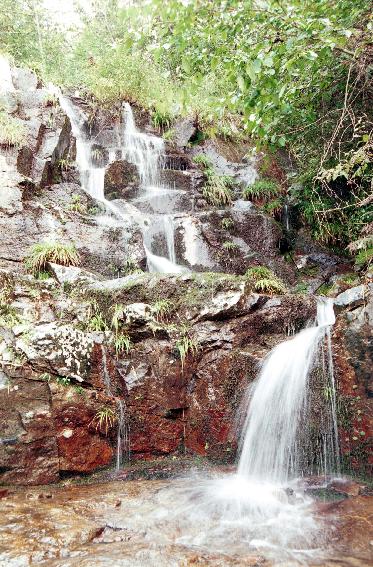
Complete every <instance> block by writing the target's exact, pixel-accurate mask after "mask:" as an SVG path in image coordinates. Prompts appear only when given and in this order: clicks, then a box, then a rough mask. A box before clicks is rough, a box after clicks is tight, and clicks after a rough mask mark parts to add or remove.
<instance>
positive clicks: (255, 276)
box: [245, 266, 286, 295]
mask: <svg viewBox="0 0 373 567" xmlns="http://www.w3.org/2000/svg"><path fill="white" fill-rule="evenodd" d="M245 276H246V278H247V280H248V283H249V285H250V286H251V287H252V288H253V289H254V290H255V291H257V292H258V293H269V294H271V295H272V294H277V295H282V294H284V293H286V286H285V284H284V282H283V281H282V280H281V279H280V278H278V277H277V276H276V275H275V274H274V273H273V272H272V271H271V270H270V269H268V268H266V267H265V266H255V267H253V268H249V269H248V270H247V271H246V274H245Z"/></svg>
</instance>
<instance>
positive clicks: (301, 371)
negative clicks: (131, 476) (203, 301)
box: [147, 299, 338, 565]
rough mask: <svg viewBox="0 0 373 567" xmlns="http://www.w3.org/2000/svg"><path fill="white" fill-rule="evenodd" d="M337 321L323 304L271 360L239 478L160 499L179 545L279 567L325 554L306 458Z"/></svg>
mask: <svg viewBox="0 0 373 567" xmlns="http://www.w3.org/2000/svg"><path fill="white" fill-rule="evenodd" d="M334 321H335V318H334V312H333V304H332V301H330V300H327V299H325V300H324V299H320V300H319V302H318V311H317V324H316V325H315V326H313V327H310V328H306V329H304V330H302V331H300V332H299V333H298V334H297V335H295V336H294V337H293V338H291V339H289V340H287V341H285V342H283V343H281V344H280V345H278V346H277V347H275V348H274V349H273V350H272V351H271V352H270V353H269V355H268V356H267V357H266V359H265V360H264V362H263V365H262V368H261V371H260V374H259V377H258V378H257V380H256V381H255V383H254V385H253V386H252V387H251V388H249V394H248V396H247V399H246V400H245V403H244V405H243V408H242V411H244V412H245V414H246V419H245V421H244V426H243V430H242V442H241V455H240V459H239V463H238V469H237V473H236V474H233V475H226V476H224V477H219V476H216V477H212V478H206V477H205V478H201V477H198V476H197V477H194V478H185V479H181V480H179V481H175V482H174V483H173V485H172V487H169V488H167V489H165V490H163V491H160V492H159V494H158V497H157V499H156V506H155V508H156V510H155V511H154V513H153V514H154V515H153V521H155V518H157V519H158V520H157V521H159V522H163V524H164V526H163V529H165V530H171V531H172V530H175V526H176V527H177V532H178V533H179V536H178V537H176V540H175V541H176V543H178V544H182V545H185V546H187V547H192V548H193V547H195V548H198V549H209V550H214V551H218V552H219V553H225V552H226V553H228V551H229V548H234V550H235V552H236V553H238V554H239V555H245V553H248V552H253V553H254V552H255V553H258V552H260V553H263V554H264V555H265V556H266V557H269V558H271V559H273V560H276V561H277V560H279V561H294V562H296V563H298V562H300V563H302V564H308V561H309V560H311V559H312V560H314V559H316V558H317V557H318V556H319V555H320V554H321V548H322V547H323V545H324V544H325V543H326V532H325V530H324V527H322V526H320V525H319V524H318V522H317V521H316V520H315V518H314V511H313V500H312V499H311V498H310V497H309V496H307V495H305V493H304V488H303V483H302V480H301V477H302V476H303V475H306V474H309V473H312V472H313V471H312V470H308V469H307V467H306V465H305V464H304V463H305V461H304V460H303V459H302V458H301V457H302V456H303V453H304V447H302V442H303V441H304V432H303V430H302V426H303V424H304V423H307V421H308V420H309V419H310V411H311V409H312V408H311V404H310V403H309V392H310V387H309V386H310V379H311V378H312V376H313V373H314V372H316V371H318V370H319V369H320V368H321V369H322V370H325V356H324V354H325V353H324V346H325V345H326V349H327V351H328V349H329V348H330V341H329V338H330V335H329V331H330V326H331V325H333V324H334ZM330 357H331V354H330ZM326 359H327V360H329V351H328V353H327V356H326ZM330 360H331V359H330ZM330 360H329V362H328V364H327V372H326V374H327V378H328V386H327V387H328V388H330V391H331V390H332V391H333V395H332V394H330V395H329V396H328V400H327V404H326V407H325V409H324V411H325V412H326V413H330V414H331V417H330V419H328V420H326V423H327V424H328V425H329V426H330V428H331V430H330V431H323V435H324V437H325V439H326V440H327V442H328V447H327V449H326V451H327V452H335V449H336V447H337V445H338V438H337V432H336V428H335V425H336V423H335V416H333V412H335V401H334V402H333V396H334V377H333V373H332V365H331V363H330ZM310 451H312V449H311V448H310ZM334 457H335V458H334V459H330V461H329V462H327V463H325V464H326V465H327V466H329V465H331V463H334V466H336V462H337V458H338V454H337V452H335V454H334ZM321 460H322V459H321ZM323 472H324V474H326V473H332V472H335V471H332V470H329V469H328V470H324V471H323ZM176 502H177V506H175V503H176ZM147 520H148V521H149V518H147ZM283 564H284V565H285V564H290V563H283Z"/></svg>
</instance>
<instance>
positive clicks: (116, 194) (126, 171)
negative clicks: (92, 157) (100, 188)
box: [104, 160, 140, 199]
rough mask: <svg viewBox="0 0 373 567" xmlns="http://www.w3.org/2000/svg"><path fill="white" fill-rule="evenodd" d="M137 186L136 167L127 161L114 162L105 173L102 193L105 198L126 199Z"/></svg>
mask: <svg viewBox="0 0 373 567" xmlns="http://www.w3.org/2000/svg"><path fill="white" fill-rule="evenodd" d="M139 185H140V179H139V176H138V172H137V167H136V166H135V165H133V164H132V163H129V162H128V161H125V160H120V161H114V162H113V163H111V164H110V165H109V166H108V168H107V169H106V171H105V186H104V191H105V196H106V197H107V198H110V199H114V198H115V199H118V198H123V199H127V198H128V197H129V196H130V195H133V194H134V191H136V190H137V189H138V187H139Z"/></svg>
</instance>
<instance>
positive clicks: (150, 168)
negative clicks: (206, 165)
mask: <svg viewBox="0 0 373 567" xmlns="http://www.w3.org/2000/svg"><path fill="white" fill-rule="evenodd" d="M56 94H58V96H59V100H60V105H61V108H62V109H63V110H64V112H65V113H66V114H67V116H68V117H69V119H70V122H71V128H72V132H73V135H74V136H75V139H76V163H77V166H78V169H79V173H80V181H81V185H82V187H83V189H84V190H85V191H86V192H87V193H88V194H89V195H90V196H91V197H92V198H94V199H96V200H97V201H99V202H100V203H102V204H103V205H104V206H105V208H106V209H107V210H108V211H110V212H111V213H113V214H114V215H115V216H116V218H118V219H119V220H121V221H124V222H125V223H126V222H128V221H130V222H131V221H134V222H135V223H137V224H138V225H139V227H140V229H141V231H142V233H143V238H144V248H145V252H146V254H147V262H148V269H149V271H152V272H168V273H179V272H183V271H186V269H185V268H183V267H182V266H179V265H178V264H177V262H176V254H175V243H174V226H173V218H172V216H171V215H170V214H169V211H166V212H165V214H164V215H157V216H155V217H154V218H153V219H152V220H151V221H150V219H149V216H148V215H145V214H144V213H142V212H141V211H140V210H139V209H138V208H137V207H135V206H134V205H131V204H130V203H128V202H122V203H121V208H119V207H117V206H116V205H114V204H113V203H112V202H111V201H108V200H107V199H106V198H105V193H104V185H105V171H106V167H107V165H108V164H110V163H111V162H113V161H115V159H116V155H117V152H116V150H111V151H110V152H109V160H108V164H107V165H106V167H96V166H95V164H94V159H93V143H94V141H92V140H91V139H90V137H89V136H87V135H86V133H85V126H86V123H87V119H86V116H85V115H84V113H83V112H82V111H81V110H80V109H79V108H77V107H76V106H74V105H73V104H72V102H71V101H70V100H69V99H67V98H66V97H64V96H63V95H62V94H61V93H60V92H59V91H56ZM120 143H121V146H120V147H119V148H118V150H119V151H120V152H121V154H122V155H124V157H125V159H126V160H127V161H129V162H130V163H133V164H134V165H136V167H137V170H138V174H139V178H140V183H141V189H142V190H143V191H144V192H145V195H146V194H150V195H151V196H152V197H153V198H154V196H157V194H158V192H159V194H161V193H162V191H164V190H165V188H162V187H161V185H160V171H161V168H162V166H163V158H164V142H163V140H162V138H158V137H156V136H151V135H148V134H145V133H142V132H139V131H138V130H137V128H136V125H135V121H134V116H133V112H132V109H131V107H130V105H129V104H128V103H124V105H123V133H122V141H121V142H120ZM158 217H159V218H160V220H159V221H158V220H157V219H158ZM150 225H152V227H153V232H155V230H154V229H156V232H158V234H160V235H161V237H163V238H164V239H165V242H166V249H167V256H165V257H163V256H160V255H157V254H155V253H154V252H153V250H152V240H151V239H149V236H148V232H149V229H148V227H149V226H150Z"/></svg>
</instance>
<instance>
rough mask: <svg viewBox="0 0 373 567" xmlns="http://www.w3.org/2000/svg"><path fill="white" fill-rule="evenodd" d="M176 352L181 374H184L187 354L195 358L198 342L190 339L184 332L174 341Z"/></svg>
mask: <svg viewBox="0 0 373 567" xmlns="http://www.w3.org/2000/svg"><path fill="white" fill-rule="evenodd" d="M176 350H177V352H178V354H179V357H180V360H181V372H182V373H183V372H184V366H185V361H186V358H187V356H188V354H191V355H192V356H195V355H196V354H197V352H198V350H199V345H198V342H197V341H196V340H195V339H192V338H191V337H190V336H189V335H188V334H187V333H186V332H185V333H184V335H183V336H182V337H180V338H179V339H177V341H176Z"/></svg>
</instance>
